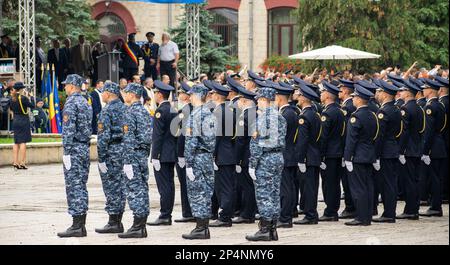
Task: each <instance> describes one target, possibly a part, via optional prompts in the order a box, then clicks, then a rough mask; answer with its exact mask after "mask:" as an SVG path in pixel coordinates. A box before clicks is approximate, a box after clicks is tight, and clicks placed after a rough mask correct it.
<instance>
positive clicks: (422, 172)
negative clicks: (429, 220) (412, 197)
mask: <svg viewBox="0 0 450 265" xmlns="http://www.w3.org/2000/svg"><path fill="white" fill-rule="evenodd" d="M419 163H420V164H419V168H418V172H419V186H420V200H421V201H429V200H430V192H431V179H430V176H429V174H430V166H427V165H425V163H424V162H423V161H420V162H419Z"/></svg>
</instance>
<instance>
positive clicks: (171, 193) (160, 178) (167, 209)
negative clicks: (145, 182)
mask: <svg viewBox="0 0 450 265" xmlns="http://www.w3.org/2000/svg"><path fill="white" fill-rule="evenodd" d="M174 167H175V163H161V169H160V170H159V171H156V170H154V173H155V178H156V186H157V187H158V192H159V196H160V198H159V203H160V205H161V209H160V215H159V218H161V219H168V218H172V211H173V204H174V201H175V184H174ZM153 169H154V167H153Z"/></svg>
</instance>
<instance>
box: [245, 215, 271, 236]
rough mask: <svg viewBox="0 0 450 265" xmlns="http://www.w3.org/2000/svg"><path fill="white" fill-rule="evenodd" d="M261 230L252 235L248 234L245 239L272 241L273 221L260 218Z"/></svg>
mask: <svg viewBox="0 0 450 265" xmlns="http://www.w3.org/2000/svg"><path fill="white" fill-rule="evenodd" d="M258 225H259V231H258V232H256V234H254V235H251V236H246V237H245V239H247V240H248V241H271V240H272V237H271V227H272V221H267V220H264V219H263V218H261V219H260V220H259V224H258Z"/></svg>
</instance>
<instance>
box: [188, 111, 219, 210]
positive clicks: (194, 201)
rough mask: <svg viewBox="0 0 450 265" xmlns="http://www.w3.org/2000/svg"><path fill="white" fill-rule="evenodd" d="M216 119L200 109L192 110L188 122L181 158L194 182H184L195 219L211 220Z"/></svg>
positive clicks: (208, 112)
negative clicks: (191, 174)
mask: <svg viewBox="0 0 450 265" xmlns="http://www.w3.org/2000/svg"><path fill="white" fill-rule="evenodd" d="M215 122H216V121H215V117H214V115H213V114H212V113H211V111H210V109H209V108H208V107H207V106H205V105H203V106H199V107H194V109H193V111H192V113H191V115H190V116H189V119H188V122H187V124H188V128H187V129H186V131H187V132H186V138H185V149H184V156H185V158H186V168H192V170H193V173H194V176H195V179H194V180H191V179H189V178H187V179H186V184H187V194H188V198H189V204H190V206H191V211H192V215H193V216H194V217H195V218H200V219H207V218H210V217H211V197H212V195H213V191H214V165H213V152H214V147H215V144H216V143H215V142H216V137H215Z"/></svg>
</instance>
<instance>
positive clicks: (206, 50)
mask: <svg viewBox="0 0 450 265" xmlns="http://www.w3.org/2000/svg"><path fill="white" fill-rule="evenodd" d="M204 6H205V5H202V7H204ZM178 19H179V21H180V25H179V26H177V27H174V28H172V29H169V33H170V34H172V35H173V37H172V39H173V41H174V42H175V43H177V44H178V48H179V49H180V62H179V67H180V70H181V71H182V72H184V73H186V61H185V58H186V29H187V25H186V15H185V14H183V15H182V16H180V17H179V18H178ZM212 19H213V18H212V15H211V14H210V13H209V11H208V10H206V9H204V8H201V9H200V64H201V72H202V73H207V74H208V75H209V76H211V75H212V74H213V73H216V72H221V71H224V70H225V68H226V66H227V65H228V66H229V65H235V64H237V59H236V58H235V57H232V56H230V55H229V54H228V53H229V51H230V46H221V45H220V43H221V42H222V38H221V36H220V35H218V34H216V33H215V32H214V31H213V30H212V29H211V28H210V27H209V25H210V24H211V22H212Z"/></svg>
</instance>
